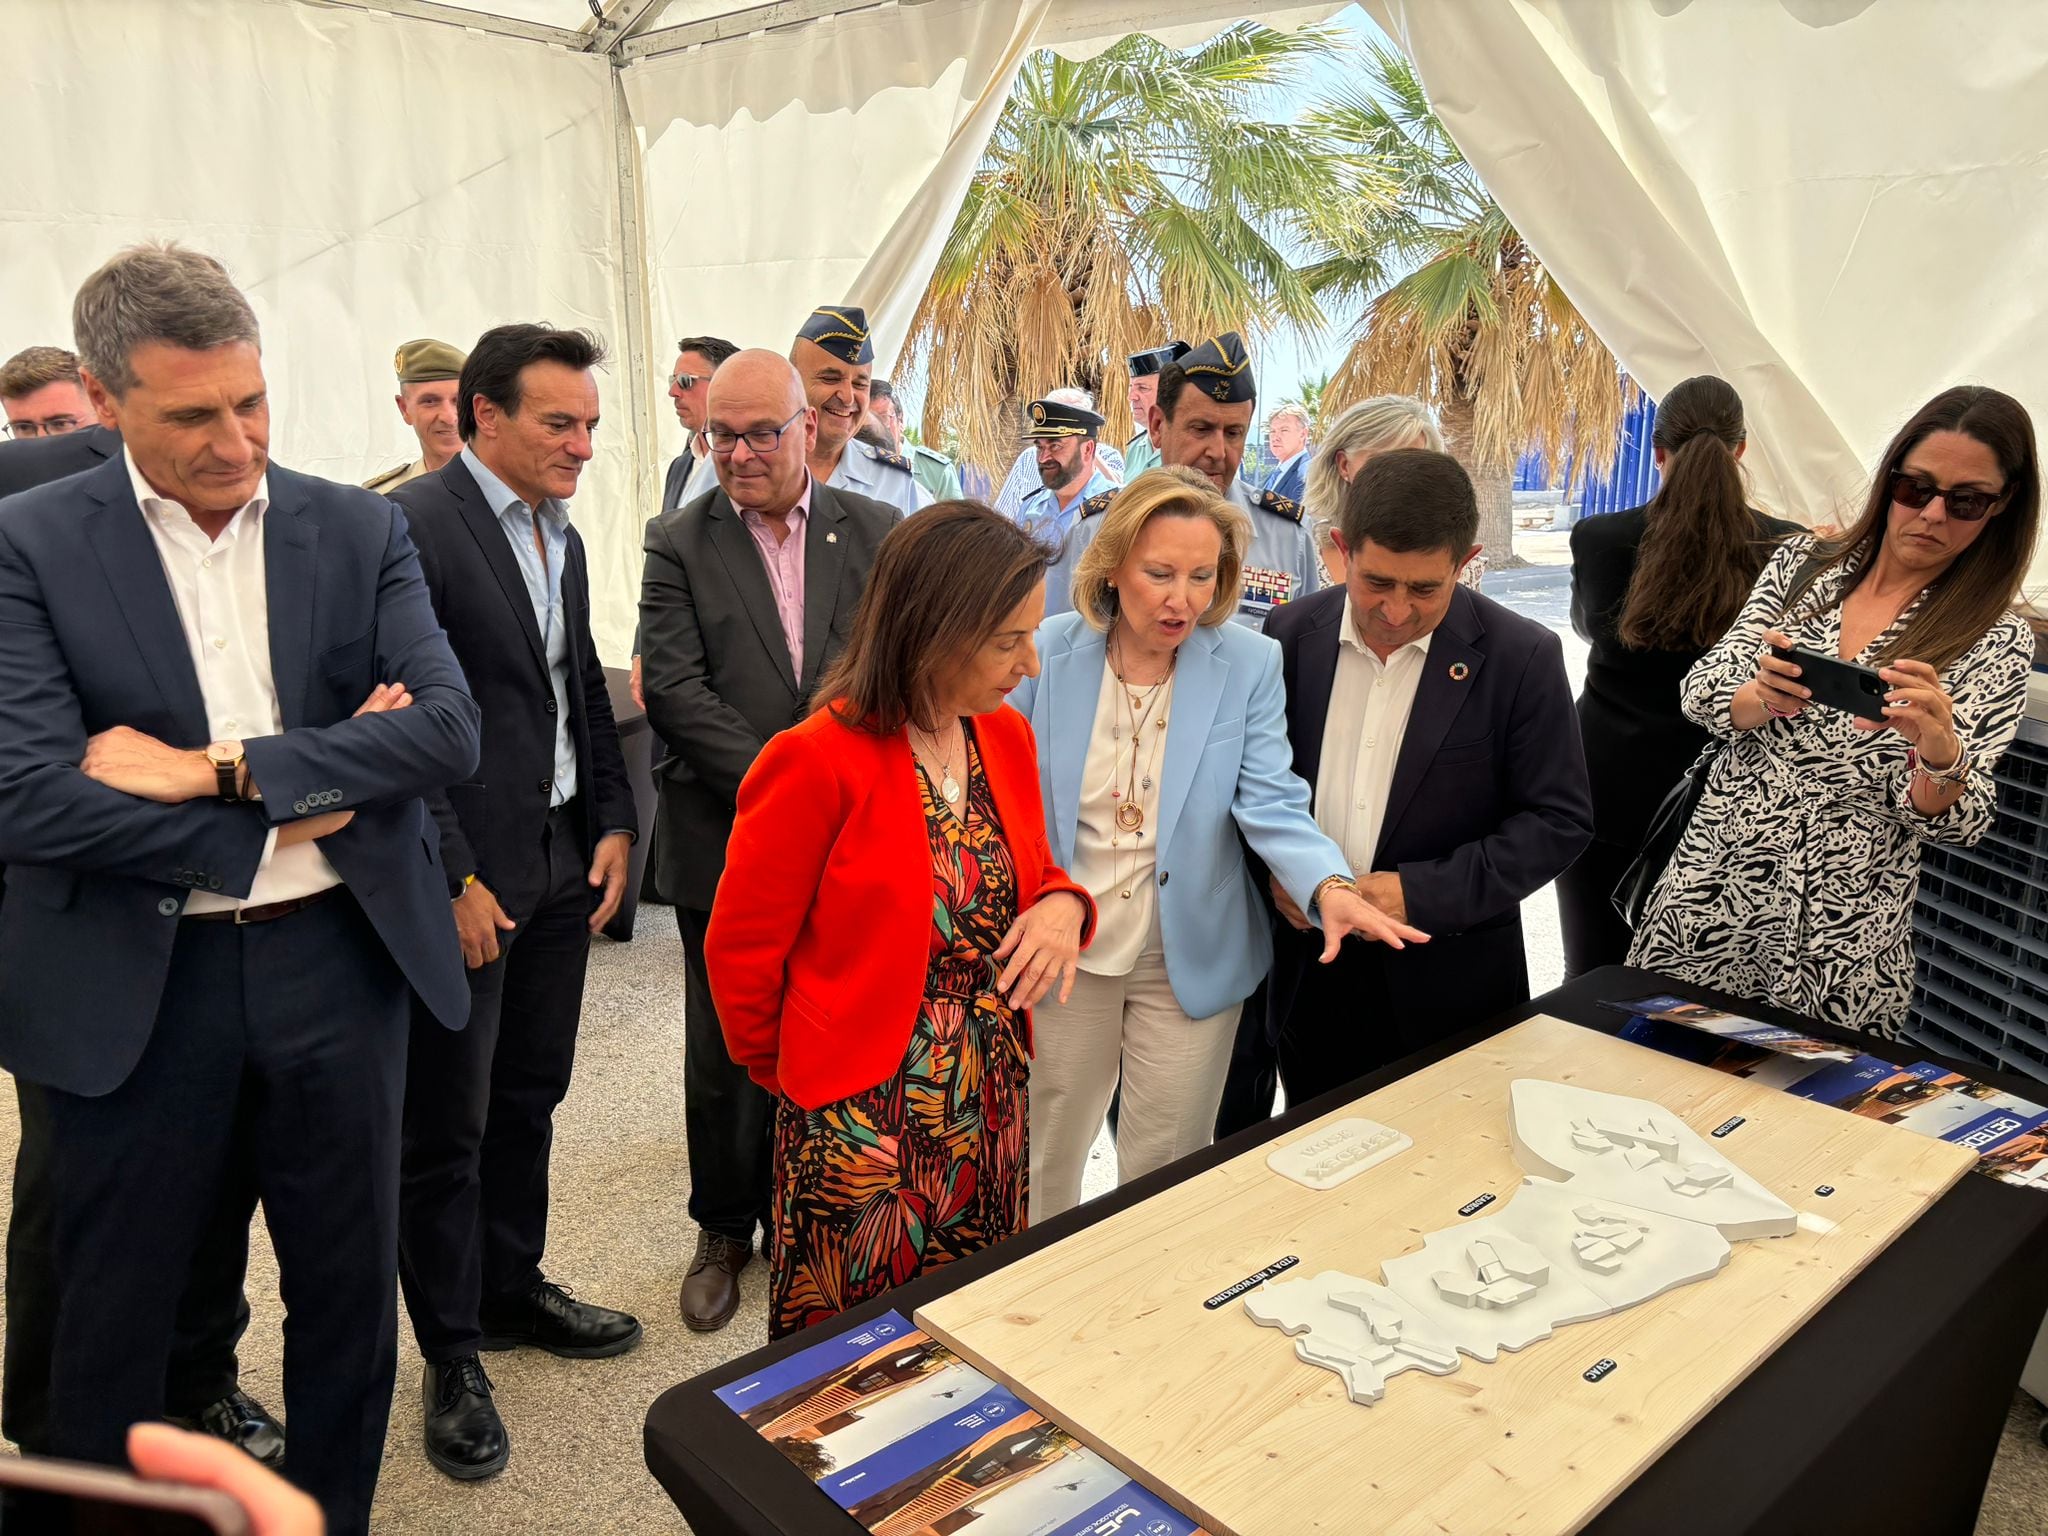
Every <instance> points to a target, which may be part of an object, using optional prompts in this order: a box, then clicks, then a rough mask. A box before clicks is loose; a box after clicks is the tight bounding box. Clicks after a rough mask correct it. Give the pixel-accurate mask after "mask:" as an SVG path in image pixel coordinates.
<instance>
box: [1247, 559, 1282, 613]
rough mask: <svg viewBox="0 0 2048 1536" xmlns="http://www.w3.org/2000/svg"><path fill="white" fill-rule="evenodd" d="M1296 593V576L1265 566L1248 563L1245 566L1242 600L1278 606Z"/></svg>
mask: <svg viewBox="0 0 2048 1536" xmlns="http://www.w3.org/2000/svg"><path fill="white" fill-rule="evenodd" d="M1293 593H1294V577H1293V576H1292V575H1290V574H1289V573H1288V572H1286V571H1275V570H1269V569H1267V568H1266V567H1264V566H1259V565H1248V566H1246V567H1245V568H1244V595H1243V597H1242V599H1241V600H1242V601H1244V602H1247V603H1254V604H1258V605H1260V606H1263V607H1267V608H1276V607H1278V606H1279V605H1280V604H1282V603H1284V602H1286V601H1287V599H1288V598H1289V597H1291V596H1292V595H1293Z"/></svg>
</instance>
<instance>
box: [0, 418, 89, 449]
mask: <svg viewBox="0 0 2048 1536" xmlns="http://www.w3.org/2000/svg"><path fill="white" fill-rule="evenodd" d="M65 421H68V422H70V423H71V425H70V426H68V427H62V426H58V425H57V423H59V422H65ZM92 424H93V418H92V417H90V416H45V417H44V418H43V419H42V420H40V421H26V420H24V421H10V422H8V423H7V435H8V436H9V437H10V438H12V439H13V440H14V441H15V442H17V443H26V442H31V441H33V440H34V439H36V438H39V437H68V436H69V435H70V434H71V433H73V432H83V431H84V430H85V429H86V428H87V427H89V426H91V425H92ZM23 427H27V428H29V430H28V431H26V432H24V431H22V428H23Z"/></svg>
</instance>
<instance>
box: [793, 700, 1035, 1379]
mask: <svg viewBox="0 0 2048 1536" xmlns="http://www.w3.org/2000/svg"><path fill="white" fill-rule="evenodd" d="M966 735H967V775H966V782H967V794H966V797H965V801H964V809H963V810H962V811H961V812H960V813H959V814H958V815H955V814H954V812H953V811H952V810H951V809H950V808H948V806H947V805H946V803H945V801H944V800H943V799H942V798H940V796H939V795H938V794H937V792H936V791H935V790H934V789H933V787H932V785H931V783H930V781H929V780H928V779H926V777H925V775H924V774H923V772H922V770H920V771H919V774H918V781H919V795H920V798H921V800H922V802H923V805H924V820H925V830H926V835H927V840H928V842H929V844H930V848H931V861H932V930H931V960H930V967H929V969H928V970H927V972H926V976H925V995H924V1001H923V1003H922V1004H920V1005H919V1008H918V1013H917V1022H916V1024H915V1025H914V1026H913V1027H912V1029H911V1032H910V1044H909V1047H908V1049H907V1050H906V1051H905V1052H904V1057H903V1065H902V1066H901V1067H900V1068H899V1069H898V1070H897V1072H896V1074H895V1076H893V1077H891V1078H889V1079H887V1080H886V1081H884V1082H882V1083H879V1084H877V1085H876V1086H875V1087H873V1088H870V1089H868V1090H867V1091H866V1092H864V1093H857V1094H854V1095H853V1096H852V1097H851V1098H845V1099H841V1100H839V1101H838V1102H837V1103H834V1104H827V1105H825V1106H824V1107H823V1108H820V1109H813V1110H806V1109H803V1108H801V1107H800V1106H798V1105H797V1104H794V1103H792V1102H791V1101H790V1100H788V1099H783V1100H780V1101H779V1102H778V1104H777V1106H776V1111H775V1150H774V1179H773V1184H772V1188H773V1189H774V1190H775V1191H776V1209H775V1232H774V1241H773V1244H772V1249H771V1254H770V1271H771V1273H770V1280H769V1287H770V1290H769V1312H768V1332H769V1337H771V1338H778V1339H779V1338H785V1337H787V1336H788V1335H790V1334H792V1333H796V1332H798V1331H800V1330H802V1329H804V1328H807V1327H809V1326H810V1325H811V1324H812V1323H816V1322H821V1321H823V1320H825V1319H827V1318H830V1317H833V1316H836V1315H837V1314H838V1313H840V1312H843V1311H844V1310H845V1309H846V1308H848V1307H851V1306H855V1305H857V1304H858V1303H860V1302H863V1301H866V1300H868V1299H869V1298H870V1297H873V1296H878V1295H880V1294H881V1293H882V1292H884V1291H887V1290H890V1289H892V1288H893V1287H895V1286H899V1285H902V1284H903V1283H904V1282H905V1281H907V1280H910V1279H912V1278H913V1277H915V1276H917V1275H919V1274H922V1273H923V1272H924V1271H925V1270H926V1269H928V1268H931V1267H933V1266H935V1265H939V1264H945V1263H949V1262H951V1261H952V1260H954V1259H957V1258H959V1257H961V1256H962V1255H964V1254H969V1253H973V1252H975V1251H976V1250H977V1249H981V1248H985V1247H987V1246H988V1245H989V1244H991V1243H994V1242H997V1241H1000V1240H1001V1239H1003V1238H1005V1237H1008V1236H1010V1235H1011V1234H1012V1233H1014V1232H1020V1231H1022V1230H1023V1228H1024V1224H1025V1210H1026V1207H1027V1194H1028V1189H1027V1180H1028V1177H1029V1169H1030V1165H1031V1159H1030V1153H1029V1147H1028V1144H1027V1142H1026V1139H1025V1138H1026V1128H1027V1126H1028V1124H1029V1120H1030V1117H1029V1114H1028V1112H1027V1108H1026V1098H1025V1091H1026V1084H1027V1082H1028V1080H1029V1075H1030V1063H1029V1057H1028V1055H1027V1053H1026V1050H1025V1045H1024V1025H1023V1020H1022V1019H1021V1018H1020V1017H1019V1016H1018V1015H1017V1014H1016V1013H1015V1012H1013V1011H1012V1010H1011V1008H1010V1007H1009V1005H1008V1004H1007V1003H1005V1002H1004V1001H1003V999H1002V997H1001V996H1000V995H999V994H998V993H997V992H996V990H995V984H996V978H997V976H998V975H999V974H1000V971H1001V967H1000V966H998V965H997V964H996V963H995V962H994V960H993V959H991V958H990V957H991V956H992V955H993V954H994V952H995V950H996V948H997V947H998V946H999V945H1000V944H1001V943H1002V941H1003V935H1004V934H1006V933H1008V932H1009V930H1010V925H1011V924H1012V923H1013V922H1015V921H1016V918H1017V876H1016V869H1015V866H1014V865H1013V864H1012V863H1011V861H1010V850H1009V847H1008V845H1006V844H1005V843H1004V841H1003V834H1002V827H1001V826H1000V824H999V823H998V821H997V819H996V807H995V799H994V796H993V795H992V794H991V793H990V791H989V787H988V780H987V779H986V777H985V776H984V775H983V773H982V768H981V755H980V753H979V751H978V750H977V749H976V747H975V742H974V732H973V730H972V729H971V728H970V729H969V730H968V731H967V733H966Z"/></svg>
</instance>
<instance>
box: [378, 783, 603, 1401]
mask: <svg viewBox="0 0 2048 1536" xmlns="http://www.w3.org/2000/svg"><path fill="white" fill-rule="evenodd" d="M542 842H543V844H544V846H543V848H542V849H541V857H542V858H543V859H544V860H545V861H546V865H547V883H546V885H545V887H544V888H543V890H542V894H541V896H540V900H539V902H538V904H537V905H536V906H535V908H534V911H533V914H532V915H531V916H530V917H528V918H527V919H526V920H525V921H524V922H522V923H520V925H519V926H518V927H517V928H515V929H514V930H513V931H512V932H510V933H501V934H499V935H498V958H497V959H495V960H493V961H492V962H491V963H490V964H489V965H486V966H483V967H481V968H479V969H477V970H474V971H471V972H470V973H469V984H470V1010H469V1027H468V1028H467V1029H462V1030H448V1029H443V1028H442V1027H441V1025H440V1024H439V1023H438V1022H437V1021H436V1020H435V1019H434V1018H432V1017H431V1016H430V1015H428V1014H427V1013H426V1012H425V1010H423V1009H415V1017H414V1019H413V1026H412V1049H411V1053H410V1057H409V1062H408V1068H407V1073H408V1075H407V1077H406V1084H405V1154H404V1164H403V1166H404V1178H403V1183H402V1199H401V1202H400V1212H399V1259H398V1273H399V1279H400V1280H401V1281H402V1282H403V1284H404V1287H405V1308H406V1311H407V1312H408V1313H409V1314H411V1317H412V1329H413V1335H414V1337H415V1338H417V1339H418V1341H419V1346H420V1354H421V1355H422V1356H424V1357H425V1358H426V1359H428V1360H431V1361H441V1360H452V1359H454V1358H455V1357H456V1356H458V1355H467V1354H474V1353H475V1352H476V1349H477V1346H478V1343H479V1341H480V1340H481V1338H482V1336H483V1334H482V1327H481V1325H480V1323H479V1321H478V1308H479V1306H480V1305H481V1304H482V1301H483V1299H484V1298H485V1297H486V1296H492V1297H498V1296H504V1297H511V1296H516V1295H520V1294H522V1293H524V1292H526V1291H528V1290H530V1289H532V1287H533V1286H534V1284H535V1283H536V1282H538V1281H539V1279H540V1278H541V1268H540V1261H541V1255H542V1253H543V1252H544V1251H545V1250H546V1248H547V1236H548V1158H549V1155H550V1153H551V1152H552V1151H553V1150H554V1142H555V1118H554V1117H555V1106H556V1105H558V1104H560V1103H561V1102H562V1098H563V1096H564V1095H565V1094H567V1093H568V1091H569V1073H570V1069H571V1068H572V1067H573V1066H574V1064H575V1059H576V1025H577V1021H578V1019H579V1018H580V1017H581V1015H582V1012H583V975H584V971H585V968H586V967H587V965H588V963H589V959H590V913H591V910H592V908H593V907H594V906H595V904H596V899H597V898H596V892H594V891H593V890H592V889H591V887H590V883H589V874H590V857H589V854H588V853H587V852H586V850H585V849H584V846H583V834H582V831H581V830H580V827H579V825H578V822H577V819H576V812H575V808H574V806H573V805H572V806H564V807H561V808H560V809H557V810H555V811H552V812H550V813H549V815H548V819H547V824H546V830H545V831H544V832H543V833H542Z"/></svg>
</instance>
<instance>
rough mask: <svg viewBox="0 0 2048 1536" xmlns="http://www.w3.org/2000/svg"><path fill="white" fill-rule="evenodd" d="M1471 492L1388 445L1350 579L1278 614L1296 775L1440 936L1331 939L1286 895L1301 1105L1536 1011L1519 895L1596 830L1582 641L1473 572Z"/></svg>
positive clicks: (1357, 503) (1279, 966)
mask: <svg viewBox="0 0 2048 1536" xmlns="http://www.w3.org/2000/svg"><path fill="white" fill-rule="evenodd" d="M1478 528H1479V510H1478V505H1477V502H1476V500H1475V499H1474V496H1473V493H1472V482H1471V481H1470V480H1469V479H1468V478H1467V477H1466V474H1465V471H1464V470H1463V469H1461V468H1460V467H1459V466H1458V463H1457V461H1456V460H1454V459H1452V458H1450V457H1449V456H1448V455H1446V454H1441V453H1433V452H1431V451H1430V450H1428V449H1426V448H1411V449H1401V450H1398V451H1396V452H1392V453H1383V454H1379V455H1376V456H1375V457H1374V458H1373V459H1372V460H1371V461H1370V462H1369V463H1368V464H1367V465H1366V466H1365V468H1364V469H1363V470H1361V471H1360V472H1359V474H1358V477H1357V478H1356V479H1355V480H1354V481H1353V482H1352V484H1351V487H1350V490H1349V491H1348V492H1347V494H1346V496H1345V500H1344V506H1343V509H1342V512H1341V513H1340V515H1339V518H1338V523H1337V531H1336V537H1337V544H1338V548H1339V549H1340V550H1341V551H1342V552H1343V555H1344V558H1345V584H1344V585H1343V586H1340V587H1331V588H1329V589H1327V590H1325V591H1323V592H1319V593H1317V594H1316V595H1315V596H1313V597H1310V598H1306V599H1304V600H1303V601H1301V602H1296V603H1288V604H1285V605H1284V606H1282V607H1280V608H1277V609H1275V610H1274V612H1273V616H1272V617H1271V618H1270V619H1269V620H1268V621H1267V624H1266V633H1267V634H1269V635H1271V636H1272V637H1273V638H1274V639H1276V640H1278V641H1279V642H1280V650H1281V656H1282V675H1283V676H1284V678H1285V680H1286V684H1287V734H1288V739H1289V740H1290V741H1291V742H1292V743H1293V745H1294V771H1295V772H1296V773H1298V774H1300V775H1301V776H1302V777H1303V778H1304V779H1306V780H1307V781H1308V782H1309V785H1310V787H1311V788H1312V789H1313V790H1314V792H1315V811H1316V820H1317V822H1318V823H1319V824H1320V825H1321V826H1322V828H1323V830H1324V831H1325V832H1328V833H1329V834H1330V835H1331V837H1333V838H1334V839H1335V840H1336V841H1337V843H1338V844H1339V846H1341V847H1342V848H1343V849H1344V851H1345V853H1346V854H1347V855H1348V856H1349V857H1350V859H1351V862H1352V870H1353V873H1354V875H1355V876H1356V877H1357V879H1358V883H1359V887H1360V889H1361V890H1362V891H1363V892H1364V894H1365V896H1366V898H1367V899H1368V900H1369V901H1372V902H1374V903H1376V904H1377V905H1378V906H1380V907H1381V908H1382V909H1383V910H1385V911H1387V912H1389V913H1392V914H1393V915H1394V916H1395V917H1396V918H1399V919H1401V920H1402V921H1404V922H1407V923H1409V924H1411V925H1413V926H1414V927H1417V928H1420V929H1422V930H1423V931H1424V932H1425V933H1428V934H1429V935H1431V938H1430V942H1429V943H1427V944H1415V945H1410V946H1409V947H1408V948H1406V949H1402V950H1392V949H1389V948H1387V947H1386V946H1385V945H1383V944H1360V945H1352V946H1348V947H1347V948H1346V949H1345V950H1344V952H1343V954H1342V955H1340V956H1339V958H1338V959H1337V960H1336V961H1335V962H1334V963H1332V964H1330V965H1327V966H1326V965H1320V964H1318V963H1317V957H1318V956H1319V955H1320V953H1321V949H1322V943H1321V938H1322V936H1321V935H1320V934H1319V933H1316V932H1314V931H1313V930H1309V929H1307V928H1306V924H1305V922H1304V921H1303V919H1302V918H1301V914H1300V913H1299V912H1298V911H1295V910H1294V909H1293V906H1292V903H1290V902H1288V901H1287V900H1286V899H1285V897H1284V895H1282V894H1280V893H1277V892H1276V894H1275V904H1276V907H1277V908H1278V912H1279V920H1278V921H1276V923H1275V926H1274V961H1273V974H1272V979H1271V983H1270V987H1269V1004H1268V1008H1269V1013H1268V1020H1269V1023H1268V1028H1269V1030H1270V1031H1271V1033H1272V1035H1273V1037H1274V1038H1275V1039H1276V1041H1277V1043H1278V1046H1279V1053H1280V1079H1281V1082H1282V1083H1283V1084H1284V1085H1285V1086H1286V1089H1287V1098H1288V1102H1290V1103H1295V1104H1298V1103H1300V1102H1301V1101H1302V1100H1303V1099H1306V1098H1310V1097H1312V1096H1314V1095H1316V1094H1319V1093H1323V1092H1325V1091H1327V1090H1329V1089H1331V1088H1335V1087H1338V1086H1339V1085H1340V1084H1343V1083H1347V1082H1350V1081H1351V1080H1352V1079H1354V1078H1357V1077H1360V1076H1362V1075H1364V1074H1365V1073H1367V1072H1371V1071H1373V1070H1375V1069H1377V1068H1379V1067H1382V1066H1384V1065H1386V1064H1387V1063H1388V1062H1391V1061H1394V1060H1396V1059H1397V1058H1399V1057H1401V1056H1404V1055H1406V1054H1408V1053H1409V1052H1411V1051H1416V1050H1420V1049H1422V1048H1423V1047H1424V1046H1427V1045H1430V1044H1433V1043H1434V1042H1436V1041H1438V1040H1441V1039H1443V1038H1445V1037H1446V1036H1448V1035H1451V1034H1454V1033H1456V1032H1457V1031H1459V1030H1462V1029H1465V1028H1467V1027H1469V1026H1471V1025H1473V1024H1477V1023H1479V1022H1481V1021H1483V1020H1485V1019H1487V1018H1490V1017H1491V1016H1492V1015H1494V1014H1496V1013H1499V1012H1500V1011H1502V1010H1503V1009H1506V1008H1510V1007H1513V1006H1515V1005H1516V1004H1518V1003H1522V1002H1526V1001H1527V1000H1528V997H1529V971H1528V963H1527V959H1526V957H1525V956H1524V954H1523V950H1522V918H1521V902H1522V900H1523V898H1524V897H1526V896H1528V895H1529V894H1530V893H1531V892H1533V891H1536V890H1539V889H1541V888H1542V887H1543V886H1545V885H1547V884H1549V883H1550V882H1551V881H1552V880H1554V879H1556V878H1557V876H1558V875H1559V873H1561V872H1562V871H1563V870H1564V869H1565V867H1566V866H1567V865H1569V864H1570V863H1571V861H1572V860H1573V859H1574V858H1576V857H1577V856H1578V854H1579V851H1580V850H1581V849H1582V848H1584V847H1585V846H1586V844H1587V842H1588V841H1589V840H1590V839H1591V837H1592V833H1593V809H1592V802H1591V798H1590V796H1589V795H1588V792H1587V789H1586V762H1585V756H1584V753H1583V752H1582V750H1581V748H1580V745H1579V731H1578V721H1577V718H1576V716H1575V715H1574V713H1573V711H1572V700H1571V688H1570V685H1569V683H1568V682H1567V680H1566V678H1565V671H1564V655H1563V648H1562V647H1561V646H1560V645H1559V644H1558V640H1557V637H1556V636H1555V635H1553V634H1552V633H1551V632H1550V631H1549V630H1547V629H1545V628H1544V627H1543V626H1542V625H1540V624H1537V623H1535V622H1533V621H1531V620H1529V619H1525V618H1522V617H1521V616H1520V615H1518V614H1515V613H1513V612H1511V611H1509V610H1508V609H1507V608H1504V607H1502V606H1501V605H1500V604H1499V603H1496V602H1494V601H1493V600H1492V599H1491V598H1488V597H1482V596H1480V595H1479V594H1478V593H1476V592H1474V591H1472V590H1471V589H1470V588H1469V587H1464V586H1461V585H1459V583H1458V579H1457V577H1458V572H1459V571H1460V570H1461V569H1462V568H1463V567H1464V565H1465V563H1466V562H1467V561H1469V560H1470V559H1471V558H1472V556H1473V555H1475V554H1477V553H1478V552H1479V551H1478V547H1477V545H1475V544H1474V543H1473V539H1474V537H1475V535H1476V534H1477V532H1478Z"/></svg>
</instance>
